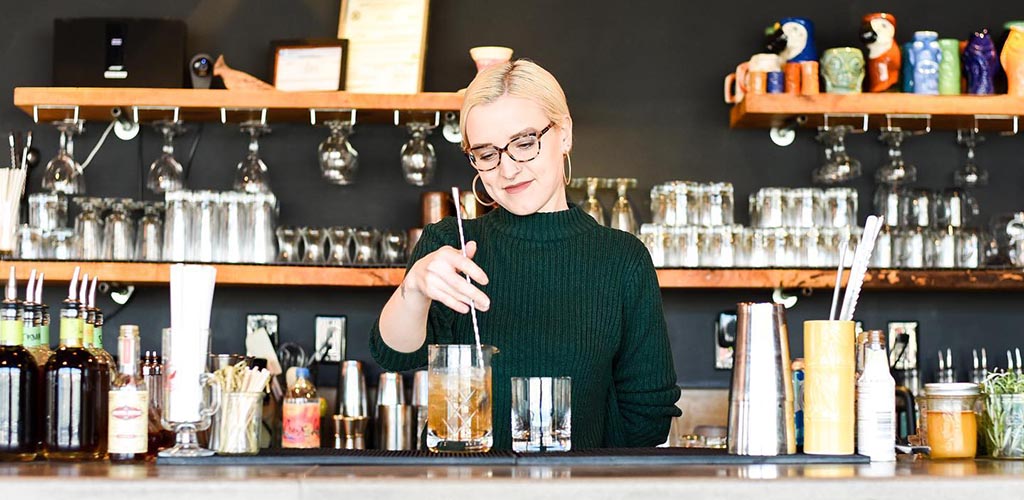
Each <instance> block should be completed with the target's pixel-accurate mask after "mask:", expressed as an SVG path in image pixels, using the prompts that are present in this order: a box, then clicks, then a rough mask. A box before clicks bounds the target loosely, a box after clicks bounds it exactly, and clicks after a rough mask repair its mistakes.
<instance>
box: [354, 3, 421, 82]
mask: <svg viewBox="0 0 1024 500" xmlns="http://www.w3.org/2000/svg"><path fill="white" fill-rule="evenodd" d="M428 11H429V0H341V13H340V14H339V16H338V38H344V39H347V40H348V41H349V45H348V47H349V56H348V70H347V71H346V75H347V76H346V78H345V89H346V90H349V91H351V92H367V93H384V94H412V93H417V92H420V91H421V90H422V89H423V61H424V54H425V53H426V46H427V16H428Z"/></svg>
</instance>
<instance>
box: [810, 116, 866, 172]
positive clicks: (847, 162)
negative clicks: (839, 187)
mask: <svg viewBox="0 0 1024 500" xmlns="http://www.w3.org/2000/svg"><path fill="white" fill-rule="evenodd" d="M820 130H821V134H819V135H818V140H819V141H821V142H822V143H823V144H825V160H826V161H825V163H824V164H823V165H822V166H820V167H818V168H817V169H815V170H814V172H813V173H812V175H811V179H812V180H813V182H814V183H816V184H825V185H833V184H840V183H843V182H847V181H851V180H853V179H856V178H857V177H860V175H861V166H860V161H859V160H857V159H856V158H853V157H852V156H850V155H849V153H847V152H846V142H845V139H846V134H847V133H848V132H849V131H850V130H851V129H850V127H848V126H845V125H843V126H836V127H829V128H822V129H820ZM830 149H831V152H830V151H829V150H830Z"/></svg>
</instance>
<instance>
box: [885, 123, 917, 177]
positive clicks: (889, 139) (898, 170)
mask: <svg viewBox="0 0 1024 500" xmlns="http://www.w3.org/2000/svg"><path fill="white" fill-rule="evenodd" d="M909 135H910V134H909V133H908V132H906V131H904V130H901V129H899V128H889V129H883V130H882V133H881V134H879V136H878V140H880V141H882V142H884V143H885V144H887V145H888V146H889V162H888V163H886V164H885V165H882V166H881V167H880V168H879V169H878V171H877V172H875V180H876V181H877V182H878V183H880V184H890V185H901V184H909V183H911V182H914V181H916V180H917V167H915V166H914V165H911V164H909V163H906V162H905V161H903V150H902V146H903V140H904V139H906V138H907V137H908V136H909Z"/></svg>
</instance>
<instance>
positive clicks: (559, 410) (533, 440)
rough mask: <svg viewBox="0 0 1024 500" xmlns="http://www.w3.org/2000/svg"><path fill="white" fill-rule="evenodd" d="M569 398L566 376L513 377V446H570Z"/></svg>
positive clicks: (545, 448) (564, 448) (540, 448)
mask: <svg viewBox="0 0 1024 500" xmlns="http://www.w3.org/2000/svg"><path fill="white" fill-rule="evenodd" d="M571 398H572V379H570V378H569V377H512V450H513V451H519V452H523V451H569V450H571V449H572V399H571Z"/></svg>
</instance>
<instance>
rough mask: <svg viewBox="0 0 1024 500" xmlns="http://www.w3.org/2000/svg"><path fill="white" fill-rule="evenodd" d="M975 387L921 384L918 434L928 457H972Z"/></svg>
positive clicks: (975, 428) (975, 425) (975, 431)
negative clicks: (922, 440)
mask: <svg viewBox="0 0 1024 500" xmlns="http://www.w3.org/2000/svg"><path fill="white" fill-rule="evenodd" d="M978 393H979V388H978V384H973V383H964V382H958V383H934V384H925V386H924V396H923V397H920V398H918V404H919V406H920V408H921V413H922V417H921V427H920V430H919V433H920V435H921V436H923V437H924V439H925V444H927V445H928V446H930V447H931V450H932V451H931V458H933V459H944V458H974V456H975V454H976V453H977V450H978V408H977V406H978Z"/></svg>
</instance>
